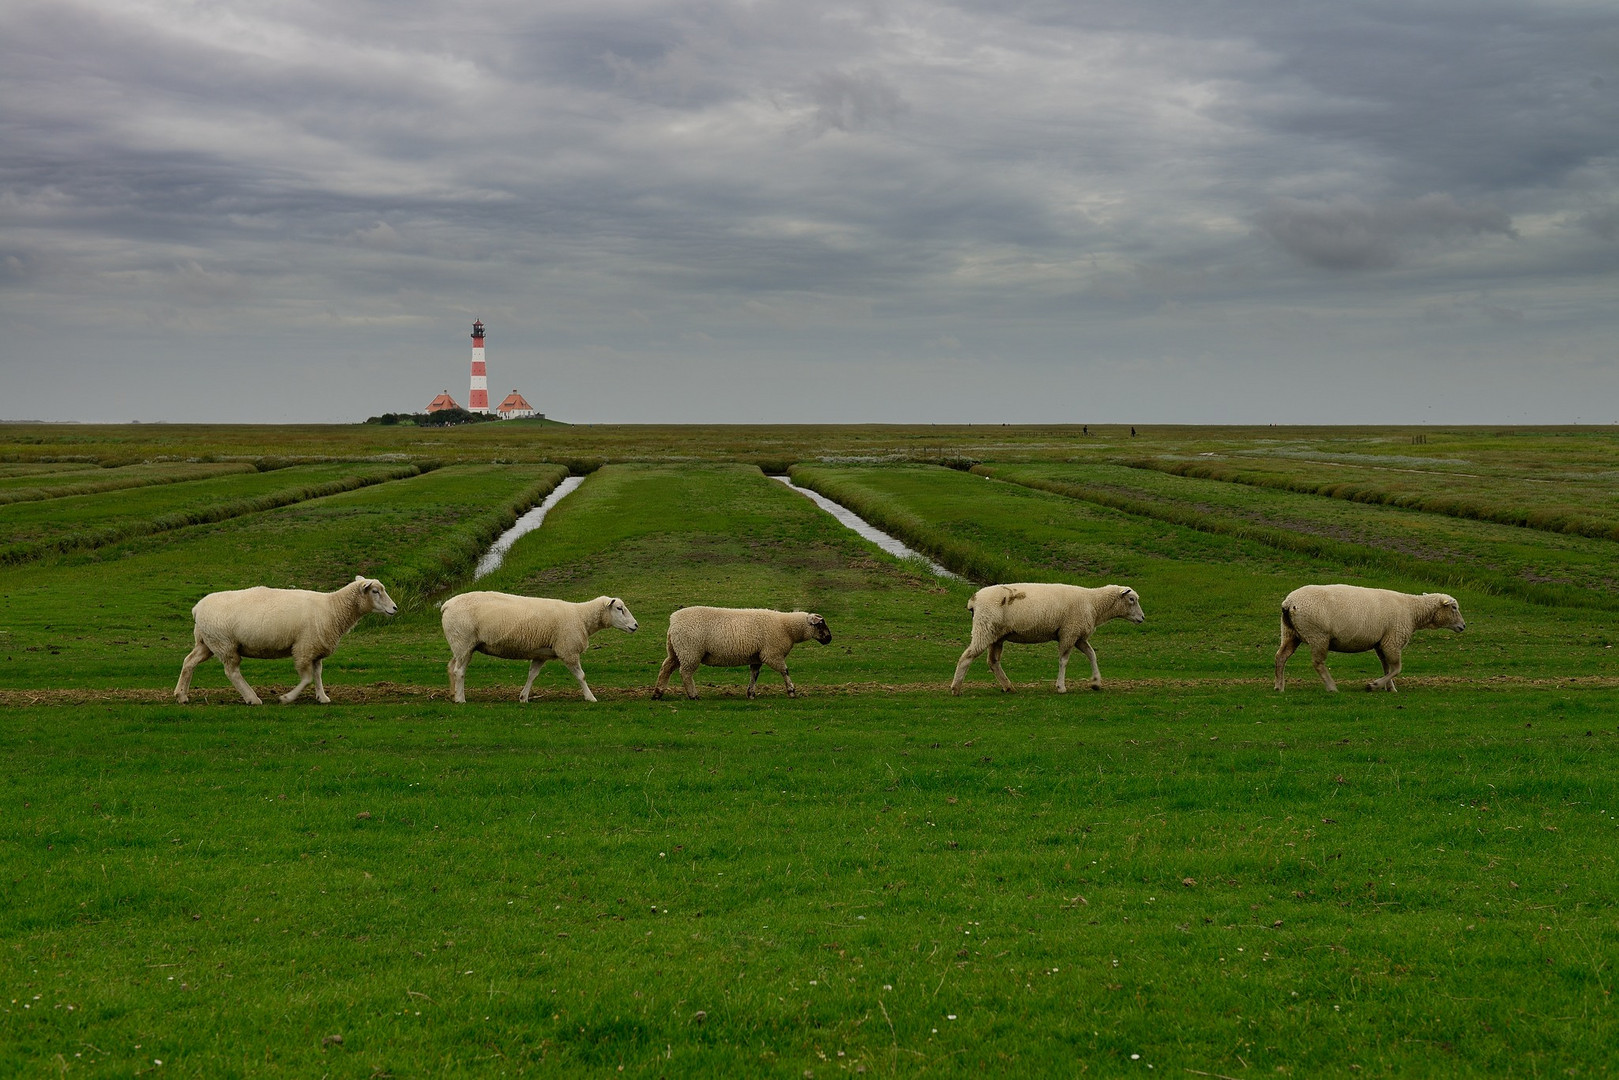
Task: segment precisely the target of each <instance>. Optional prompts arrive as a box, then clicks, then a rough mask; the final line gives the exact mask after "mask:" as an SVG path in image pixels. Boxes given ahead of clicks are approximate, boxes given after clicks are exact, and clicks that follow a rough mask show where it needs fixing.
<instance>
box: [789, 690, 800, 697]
mask: <svg viewBox="0 0 1619 1080" xmlns="http://www.w3.org/2000/svg"><path fill="white" fill-rule="evenodd" d="M787 696H788V697H797V696H798V691H797V689H793V690H789V691H787Z"/></svg>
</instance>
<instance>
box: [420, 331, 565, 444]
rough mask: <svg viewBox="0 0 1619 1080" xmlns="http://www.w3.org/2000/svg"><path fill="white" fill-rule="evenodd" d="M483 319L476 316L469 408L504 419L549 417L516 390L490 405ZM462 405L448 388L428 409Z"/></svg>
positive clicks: (435, 409) (451, 407) (468, 409)
mask: <svg viewBox="0 0 1619 1080" xmlns="http://www.w3.org/2000/svg"><path fill="white" fill-rule="evenodd" d="M486 336H487V335H486V334H485V332H484V328H483V320H482V319H475V320H473V323H472V375H471V383H470V385H469V386H468V388H467V407H466V410H465V411H466V412H469V413H479V414H481V415H483V416H490V417H498V418H500V419H502V420H521V419H525V418H534V419H539V420H544V419H545V414H544V413H542V412H539V411H538V410H536V409H535V408H534V406H532V405H530V404H529V403H528V399H527V398H525V397H523V395H522V394H519V393H518V392H517V391H516V390H513V391H512V392H511V393H509V394H507V395H506V398H505V400H504V401H502V402H501V403H500V404H499V405H498V406H496V407H495V408H493V409H491V408H490V407H489V364H488V361H487V359H486V358H485V354H484V338H485V337H486ZM460 408H461V406H460V404H459V403H457V402H456V400H455V399H454V398H453V397H451V396H450V392H449V391H448V390H446V391H444V392H443V393H442V394H440V395H438V397H436V398H434V399H433V400H432V401H431V402H429V403H428V406H427V409H426V411H427V412H430V413H434V412H443V411H445V410H448V409H460Z"/></svg>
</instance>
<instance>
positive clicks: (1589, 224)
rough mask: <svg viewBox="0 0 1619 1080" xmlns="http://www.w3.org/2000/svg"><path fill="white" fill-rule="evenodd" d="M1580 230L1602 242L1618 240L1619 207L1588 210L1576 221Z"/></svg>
mask: <svg viewBox="0 0 1619 1080" xmlns="http://www.w3.org/2000/svg"><path fill="white" fill-rule="evenodd" d="M1578 224H1579V226H1580V227H1581V228H1583V229H1585V230H1586V231H1587V232H1589V233H1591V234H1592V235H1593V236H1597V237H1600V238H1601V239H1603V240H1608V241H1613V240H1619V206H1608V207H1604V208H1602V209H1600V210H1588V211H1586V212H1585V213H1584V214H1581V215H1580V217H1579V219H1578Z"/></svg>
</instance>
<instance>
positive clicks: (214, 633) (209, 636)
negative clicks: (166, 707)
mask: <svg viewBox="0 0 1619 1080" xmlns="http://www.w3.org/2000/svg"><path fill="white" fill-rule="evenodd" d="M398 610H399V605H398V604H395V603H394V602H393V598H392V597H390V596H389V595H388V590H386V589H384V588H383V587H382V582H380V581H378V580H376V579H375V578H368V577H363V576H362V577H356V578H355V579H354V580H353V581H351V582H349V583H348V584H347V585H345V586H343V587H342V588H341V589H338V590H336V591H335V592H329V593H323V592H311V591H310V590H308V589H269V588H265V587H264V586H262V585H259V586H255V587H254V588H251V589H235V590H231V591H228V592H215V593H209V594H208V595H207V596H205V597H203V598H202V599H201V600H198V601H197V603H196V605H195V606H194V607H192V609H191V617H192V619H193V621H194V623H195V629H194V631H193V635H192V636H193V640H194V644H193V645H192V648H191V652H190V653H189V654H188V655H187V656H186V658H185V663H184V664H182V665H181V666H180V681H179V682H178V683H176V684H175V687H174V699H175V700H176V701H178V702H179V703H180V704H182V705H184V704H185V703H186V700H187V698H188V696H189V695H190V691H191V674H192V672H194V671H196V669H197V665H198V664H200V663H202V662H203V661H204V660H206V659H208V658H209V657H210V656H217V657H219V662H220V663H221V664H224V665H225V677H226V678H228V679H230V681H231V685H232V686H234V687H236V690H237V692H238V693H240V694H241V695H242V700H243V701H245V702H247V703H248V704H249V705H260V704H263V703H262V702H261V701H260V700H259V695H258V694H256V693H254V692H253V688H252V687H251V686H249V685H248V684H247V680H246V679H244V678H242V658H243V657H244V656H245V657H248V658H249V659H255V660H274V659H279V658H280V657H283V656H290V657H292V661H293V665H294V666H295V667H296V668H297V670H298V675H299V682H298V685H297V686H294V687H293V688H292V689H291V690H289V691H287V692H286V693H285V694H282V695H281V702H282V704H284V705H285V704H291V703H292V702H294V701H296V700H297V699H298V695H299V694H301V693H303V692H304V687H306V686H308V685H309V684H310V683H311V682H313V683H314V684H315V700H316V701H318V702H320V703H321V704H322V705H324V704H326V703H327V702H329V701H331V700H332V699H331V698H329V697H327V696H326V687H325V686H324V685H323V684H322V682H321V664H322V662H323V661H324V660H325V659H326V658H327V657H328V656H330V655H332V653H333V652H335V651H337V643H338V641H339V640H341V639H342V637H343V635H344V634H346V633H348V632H349V631H350V630H352V629H353V628H354V624H355V623H357V622H359V621H360V619H361V618H363V617H364V616H366V615H368V614H370V613H371V612H373V611H377V612H381V613H382V614H384V615H392V614H394V613H395V612H396V611H398Z"/></svg>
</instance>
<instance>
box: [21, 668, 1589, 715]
mask: <svg viewBox="0 0 1619 1080" xmlns="http://www.w3.org/2000/svg"><path fill="white" fill-rule="evenodd" d="M1400 685H1402V686H1404V687H1407V688H1410V689H1416V688H1419V687H1422V688H1439V687H1463V688H1467V689H1473V690H1531V689H1538V690H1551V689H1562V690H1613V689H1619V677H1616V676H1602V675H1586V676H1580V677H1577V678H1564V679H1558V678H1528V677H1524V676H1516V675H1497V676H1492V677H1490V678H1485V679H1472V678H1466V677H1463V676H1459V675H1436V676H1427V677H1422V676H1413V677H1410V678H1406V677H1401V679H1400ZM1238 687H1247V688H1252V689H1260V690H1265V691H1269V690H1270V689H1271V678H1270V676H1268V675H1267V676H1264V677H1262V678H1241V679H1234V678H1224V679H1109V680H1108V681H1107V684H1106V687H1105V689H1104V690H1103V691H1102V693H1103V694H1128V693H1149V692H1154V691H1164V690H1226V689H1235V688H1238ZM257 689H258V690H259V692H260V694H262V695H263V696H264V697H265V700H266V701H267V702H268V703H270V704H272V705H274V704H277V703H276V702H274V701H273V700H271V695H272V694H275V693H283V692H285V690H286V689H289V688H288V687H267V686H260V687H258V688H257ZM592 689H593V690H595V692H596V696H597V697H598V698H600V699H602V700H607V701H634V700H636V699H645V698H647V697H649V696H650V694H651V687H650V686H647V687H636V688H629V689H612V688H603V687H600V686H597V687H592ZM698 689H699V692H700V693H701V694H702V696H703V697H704V698H744V697H746V696H747V695H746V691H745V684H744V683H742V682H738V683H736V684H734V685H732V684H724V685H700V686H699V688H698ZM1016 689H1017V691H1018V692H1019V693H1020V694H1036V695H1038V694H1048V695H1049V694H1051V683H1050V682H1049V681H1040V682H1024V683H1017V684H1016ZM1318 689H1319V688H1318V687H1316V686H1314V685H1312V684H1306V685H1302V686H1300V687H1298V689H1297V690H1296V691H1294V692H1295V693H1314V692H1316V691H1317V690H1318ZM948 692H949V680H948V679H940V680H938V681H937V682H911V683H879V682H856V683H833V684H824V685H810V686H805V685H800V687H799V696H800V697H801V698H815V697H861V696H866V695H872V694H917V695H930V694H936V695H940V696H946V695H948ZM1089 692H1090V691H1089V690H1088V688H1087V687H1086V686H1085V684H1083V683H1080V684H1078V685H1077V686H1076V685H1071V686H1070V689H1069V693H1070V694H1076V695H1081V696H1083V695H1085V694H1087V693H1089ZM1345 692H1346V693H1353V692H1354V690H1352V689H1348V688H1346V690H1345ZM327 693H328V694H330V695H331V698H332V703H333V704H336V705H399V704H407V703H417V702H428V701H433V702H443V703H444V704H446V705H448V704H451V701H450V693H449V689H448V688H447V687H442V686H407V685H403V684H400V683H390V682H379V683H371V684H369V685H366V686H336V687H329V688H328V689H327ZM782 696H783V695H782V693H781V689H780V688H779V687H768V688H764V689H761V691H760V693H759V698H760V700H766V699H769V698H776V697H782ZM964 696H971V697H983V698H991V697H995V696H998V695H996V694H995V693H994V687H993V685H992V684H990V683H988V682H985V683H983V684H980V685H973V684H969V685H968V687H967V689H966V690H965V692H964ZM1052 696H1055V695H1052ZM467 700H468V701H469V702H515V701H516V700H517V688H516V687H515V686H514V687H509V688H500V689H488V690H468V691H467ZM530 700H531V702H552V701H578V700H579V693H578V691H576V690H573V689H568V688H560V687H559V688H556V689H546V690H535V691H534V693H533V694H532V695H531V698H530ZM664 700H665V701H666V702H667V703H669V704H679V703H681V702H683V701H684V700H685V699H684V698H683V697H681V696H680V694H679V693H678V692H676V693H675V694H672V695H670V696H669V697H667V698H665V699H664ZM100 703H109V704H110V703H132V704H143V705H166V704H173V703H174V695H173V694H172V693H171V692H170V691H168V690H158V689H151V690H114V689H91V690H0V707H4V706H29V705H56V706H60V705H92V704H100ZM191 704H193V705H239V704H241V698H240V697H238V696H237V694H236V691H234V690H232V689H229V688H225V689H208V690H199V689H196V688H195V687H193V688H192V691H191ZM297 704H298V705H300V706H302V705H305V704H308V705H316V702H315V700H314V698H313V697H310V696H309V695H307V694H306V695H305V696H304V697H303V698H300V699H299V701H298V702H297ZM316 707H318V705H316Z"/></svg>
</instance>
